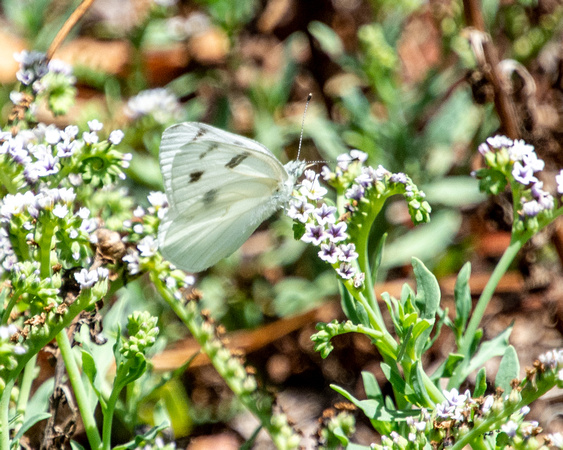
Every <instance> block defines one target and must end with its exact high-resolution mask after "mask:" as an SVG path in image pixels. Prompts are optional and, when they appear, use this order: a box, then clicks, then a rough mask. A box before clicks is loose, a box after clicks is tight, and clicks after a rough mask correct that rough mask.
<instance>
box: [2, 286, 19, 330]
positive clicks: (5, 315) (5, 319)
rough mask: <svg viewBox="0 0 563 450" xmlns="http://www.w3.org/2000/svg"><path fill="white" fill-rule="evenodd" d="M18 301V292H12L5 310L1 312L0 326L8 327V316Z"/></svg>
mask: <svg viewBox="0 0 563 450" xmlns="http://www.w3.org/2000/svg"><path fill="white" fill-rule="evenodd" d="M19 299H20V293H19V291H14V292H12V297H11V298H10V300H9V301H8V304H7V305H6V308H5V309H4V311H3V312H2V320H1V321H0V325H8V319H9V318H10V314H11V313H12V309H13V308H14V306H16V303H17V302H18V300H19Z"/></svg>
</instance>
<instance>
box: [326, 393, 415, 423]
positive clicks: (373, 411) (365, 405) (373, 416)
mask: <svg viewBox="0 0 563 450" xmlns="http://www.w3.org/2000/svg"><path fill="white" fill-rule="evenodd" d="M330 387H331V388H332V389H334V390H335V391H336V392H338V393H339V394H340V395H342V396H343V397H345V398H346V399H347V400H348V401H350V402H351V403H353V404H354V405H355V406H356V407H357V408H359V409H361V410H362V411H363V412H364V414H365V415H366V417H367V418H368V419H370V420H378V421H383V422H396V421H403V420H407V418H408V417H411V416H418V415H420V411H417V410H410V411H400V410H391V409H388V408H385V407H384V406H383V405H382V404H381V403H379V402H377V401H376V400H358V399H357V398H355V397H354V396H353V395H352V394H350V393H349V392H348V391H346V390H345V389H342V388H341V387H340V386H336V385H334V384H331V385H330Z"/></svg>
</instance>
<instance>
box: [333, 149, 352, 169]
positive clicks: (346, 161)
mask: <svg viewBox="0 0 563 450" xmlns="http://www.w3.org/2000/svg"><path fill="white" fill-rule="evenodd" d="M336 161H337V166H338V167H340V168H341V169H342V170H347V169H348V166H349V165H350V163H351V162H352V157H351V156H350V155H349V154H348V153H343V154H341V155H338V156H337V157H336Z"/></svg>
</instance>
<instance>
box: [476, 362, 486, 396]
mask: <svg viewBox="0 0 563 450" xmlns="http://www.w3.org/2000/svg"><path fill="white" fill-rule="evenodd" d="M485 392H487V372H486V370H485V368H484V367H481V370H479V372H477V377H475V391H474V392H473V398H477V397H481V396H482V395H485Z"/></svg>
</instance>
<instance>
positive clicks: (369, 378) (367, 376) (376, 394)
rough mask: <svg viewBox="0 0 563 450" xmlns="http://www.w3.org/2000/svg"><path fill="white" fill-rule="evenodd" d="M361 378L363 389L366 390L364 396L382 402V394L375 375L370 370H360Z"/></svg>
mask: <svg viewBox="0 0 563 450" xmlns="http://www.w3.org/2000/svg"><path fill="white" fill-rule="evenodd" d="M362 380H363V382H364V390H365V391H366V397H367V398H368V400H377V401H379V402H381V403H383V394H382V393H381V389H380V387H379V384H378V383H377V380H376V379H375V376H374V375H373V373H371V372H366V371H363V372H362Z"/></svg>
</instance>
